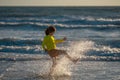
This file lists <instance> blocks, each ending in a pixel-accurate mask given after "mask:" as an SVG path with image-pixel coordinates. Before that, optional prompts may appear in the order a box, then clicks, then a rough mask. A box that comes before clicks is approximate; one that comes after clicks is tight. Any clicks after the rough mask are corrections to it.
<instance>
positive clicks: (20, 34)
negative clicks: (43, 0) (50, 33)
mask: <svg viewBox="0 0 120 80" xmlns="http://www.w3.org/2000/svg"><path fill="white" fill-rule="evenodd" d="M49 25H54V26H55V27H56V29H57V31H56V33H55V35H54V36H55V38H56V39H60V38H63V37H67V40H66V41H65V42H64V43H61V44H58V45H57V48H58V49H63V50H66V51H67V52H68V54H69V55H70V56H71V57H73V58H80V59H79V61H78V62H77V63H76V64H74V63H72V62H71V61H70V60H68V59H67V58H66V57H62V56H60V59H59V60H58V62H57V63H58V64H57V66H56V68H55V71H54V75H55V76H56V75H57V77H53V78H51V77H49V76H47V75H48V73H49V71H50V67H51V65H52V62H51V61H52V60H51V58H50V57H49V56H48V54H47V53H45V52H44V50H43V49H42V47H41V43H42V40H43V38H44V36H45V34H44V30H45V29H46V28H47V27H48V26H49ZM119 61H120V7H0V79H1V80H119V79H120V63H119ZM63 74H64V75H68V76H64V77H63V76H62V75H63ZM41 75H43V76H41ZM44 75H45V76H44ZM59 76H61V77H59Z"/></svg>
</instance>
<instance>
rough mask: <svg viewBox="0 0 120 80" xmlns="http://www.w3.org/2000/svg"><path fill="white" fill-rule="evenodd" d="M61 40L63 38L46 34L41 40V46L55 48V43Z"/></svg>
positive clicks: (48, 48)
mask: <svg viewBox="0 0 120 80" xmlns="http://www.w3.org/2000/svg"><path fill="white" fill-rule="evenodd" d="M63 41H64V40H63V39H59V40H55V38H54V37H53V36H50V35H47V36H45V37H44V40H43V42H42V47H43V49H46V50H52V49H56V44H57V43H60V42H63Z"/></svg>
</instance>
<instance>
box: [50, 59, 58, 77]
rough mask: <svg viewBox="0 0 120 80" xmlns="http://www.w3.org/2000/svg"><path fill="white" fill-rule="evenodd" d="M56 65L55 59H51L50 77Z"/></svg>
mask: <svg viewBox="0 0 120 80" xmlns="http://www.w3.org/2000/svg"><path fill="white" fill-rule="evenodd" d="M56 65H57V63H56V57H53V58H52V67H51V68H50V75H51V74H52V73H53V71H54V69H55V66H56Z"/></svg>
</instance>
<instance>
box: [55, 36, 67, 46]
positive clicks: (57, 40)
mask: <svg viewBox="0 0 120 80" xmlns="http://www.w3.org/2000/svg"><path fill="white" fill-rule="evenodd" d="M65 40H66V37H64V38H63V39H56V40H55V43H56V44H58V43H61V42H64V41H65Z"/></svg>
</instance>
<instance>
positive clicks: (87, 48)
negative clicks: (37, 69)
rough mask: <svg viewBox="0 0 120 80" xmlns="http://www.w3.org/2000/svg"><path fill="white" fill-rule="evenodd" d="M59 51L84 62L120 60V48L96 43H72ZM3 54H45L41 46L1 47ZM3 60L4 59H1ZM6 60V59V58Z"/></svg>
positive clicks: (61, 47) (86, 41) (87, 41)
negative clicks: (63, 51)
mask: <svg viewBox="0 0 120 80" xmlns="http://www.w3.org/2000/svg"><path fill="white" fill-rule="evenodd" d="M59 49H64V50H67V52H68V53H69V54H70V55H71V56H72V57H80V60H81V61H82V60H83V61H90V60H91V61H118V60H120V48H119V47H111V46H106V45H99V44H97V43H95V42H94V41H90V40H84V41H70V42H68V43H67V44H66V46H64V47H63V46H60V47H59ZM0 52H2V53H19V54H28V55H29V54H40V55H41V54H44V55H46V53H45V52H44V51H43V49H42V46H41V44H40V45H26V46H13V45H11V46H6V45H1V46H0ZM1 59H2V60H3V59H4V58H1ZM5 59H6V58H5Z"/></svg>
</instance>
